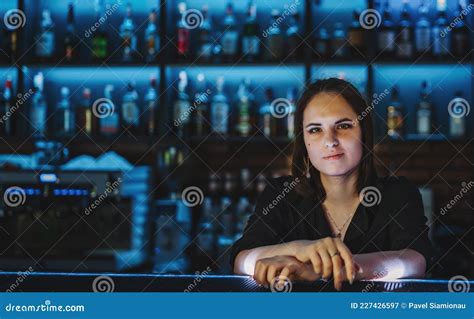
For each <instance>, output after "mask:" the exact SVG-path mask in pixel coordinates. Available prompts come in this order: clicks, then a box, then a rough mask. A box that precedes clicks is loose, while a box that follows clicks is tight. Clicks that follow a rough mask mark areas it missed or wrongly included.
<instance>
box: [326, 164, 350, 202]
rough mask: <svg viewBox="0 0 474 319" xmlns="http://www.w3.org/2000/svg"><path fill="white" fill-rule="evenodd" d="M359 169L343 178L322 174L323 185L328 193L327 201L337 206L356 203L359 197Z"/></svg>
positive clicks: (342, 176)
mask: <svg viewBox="0 0 474 319" xmlns="http://www.w3.org/2000/svg"><path fill="white" fill-rule="evenodd" d="M357 173H358V172H357V169H354V170H353V171H352V172H351V173H349V174H346V175H341V176H328V175H324V174H321V183H322V185H323V187H324V190H325V191H326V201H328V202H330V203H337V204H347V203H352V202H354V199H356V198H358V197H359V194H358V192H357V177H358V174H357Z"/></svg>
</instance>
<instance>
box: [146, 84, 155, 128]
mask: <svg viewBox="0 0 474 319" xmlns="http://www.w3.org/2000/svg"><path fill="white" fill-rule="evenodd" d="M145 107H146V109H145V135H148V136H153V135H155V134H156V133H157V128H156V124H155V121H156V118H155V117H156V112H157V109H158V94H157V93H156V78H155V77H152V78H151V80H150V87H149V88H148V91H147V93H146V95H145Z"/></svg>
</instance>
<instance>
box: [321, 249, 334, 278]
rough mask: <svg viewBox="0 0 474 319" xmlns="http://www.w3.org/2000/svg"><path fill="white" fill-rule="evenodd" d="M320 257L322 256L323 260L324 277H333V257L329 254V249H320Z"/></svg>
mask: <svg viewBox="0 0 474 319" xmlns="http://www.w3.org/2000/svg"><path fill="white" fill-rule="evenodd" d="M318 254H319V257H320V258H321V261H322V262H323V267H322V268H323V278H324V279H326V280H328V279H329V278H331V275H332V268H333V267H332V261H331V257H330V256H329V253H328V251H327V250H326V248H321V249H320V250H319V251H318Z"/></svg>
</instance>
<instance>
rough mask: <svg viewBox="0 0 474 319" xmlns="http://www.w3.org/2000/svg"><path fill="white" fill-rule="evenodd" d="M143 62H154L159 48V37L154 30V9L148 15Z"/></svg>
mask: <svg viewBox="0 0 474 319" xmlns="http://www.w3.org/2000/svg"><path fill="white" fill-rule="evenodd" d="M144 42H145V61H146V62H154V61H155V60H156V56H157V54H158V50H159V47H160V37H159V36H158V31H157V29H156V9H152V10H151V11H150V14H149V15H148V25H147V27H146V30H145V41H144Z"/></svg>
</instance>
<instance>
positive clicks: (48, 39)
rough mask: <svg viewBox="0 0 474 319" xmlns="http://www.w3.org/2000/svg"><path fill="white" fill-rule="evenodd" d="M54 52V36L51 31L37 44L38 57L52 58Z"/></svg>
mask: <svg viewBox="0 0 474 319" xmlns="http://www.w3.org/2000/svg"><path fill="white" fill-rule="evenodd" d="M53 51H54V34H53V32H51V31H45V32H43V33H42V34H41V36H40V38H39V40H38V43H37V44H36V55H37V56H39V57H50V56H52V55H53Z"/></svg>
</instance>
